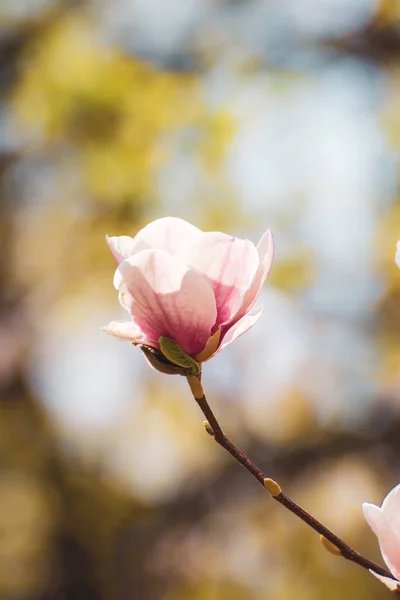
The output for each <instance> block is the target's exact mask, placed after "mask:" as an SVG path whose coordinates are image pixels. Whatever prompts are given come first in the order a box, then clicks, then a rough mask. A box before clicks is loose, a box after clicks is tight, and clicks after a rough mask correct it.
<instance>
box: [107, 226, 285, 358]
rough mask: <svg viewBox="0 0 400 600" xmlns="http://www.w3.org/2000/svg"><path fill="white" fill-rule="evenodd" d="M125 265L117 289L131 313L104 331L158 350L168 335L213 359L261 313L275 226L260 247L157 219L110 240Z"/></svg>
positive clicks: (119, 272) (197, 354) (188, 350)
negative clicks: (259, 300) (256, 305)
mask: <svg viewBox="0 0 400 600" xmlns="http://www.w3.org/2000/svg"><path fill="white" fill-rule="evenodd" d="M106 241H107V244H108V246H109V248H110V250H111V252H112V253H113V255H114V258H115V260H116V261H117V263H118V268H117V270H116V272H115V275H114V286H115V288H116V289H117V290H118V292H119V301H120V303H121V305H122V306H123V308H125V309H126V310H127V311H128V312H129V313H130V316H131V319H130V320H127V321H112V322H111V323H110V324H109V325H108V326H107V327H104V330H105V331H106V332H107V333H109V334H111V335H113V336H115V337H117V338H123V339H126V340H130V341H131V342H132V343H133V344H135V345H140V346H142V347H144V348H147V349H152V350H155V351H157V350H159V349H160V343H159V340H160V337H162V336H165V337H167V338H170V339H172V340H174V341H175V342H176V343H177V344H179V346H180V348H181V349H182V350H183V351H184V352H185V353H186V354H187V355H189V356H191V357H194V358H195V359H196V360H197V361H204V360H208V359H209V358H211V356H213V355H215V354H216V353H217V352H219V351H220V350H222V349H223V348H225V347H226V346H227V345H228V344H230V343H231V342H233V341H234V340H235V339H236V338H238V337H239V336H240V335H242V334H243V333H245V332H246V331H247V330H248V329H250V327H252V325H254V323H255V322H256V321H257V319H258V317H259V316H260V313H261V310H260V309H259V310H256V311H251V309H252V307H253V305H254V303H255V301H256V300H257V298H258V296H259V294H260V291H261V288H262V286H263V284H264V281H265V279H266V277H267V275H268V272H269V270H270V267H271V264H272V259H273V239H272V235H271V232H270V231H269V230H268V231H266V232H265V233H264V235H263V236H262V238H261V240H260V242H259V244H258V246H257V247H255V246H254V244H253V243H252V242H249V241H248V240H241V239H239V238H235V237H231V236H229V235H226V234H225V233H219V232H206V233H204V232H203V231H201V230H200V229H197V227H194V226H193V225H191V224H190V223H187V222H186V221H184V220H183V219H178V218H175V217H167V218H163V219H157V220H156V221H153V222H152V223H150V224H149V225H147V226H146V227H144V229H142V230H141V231H139V233H138V234H137V235H136V236H135V237H134V238H131V237H129V236H120V237H111V238H110V237H106Z"/></svg>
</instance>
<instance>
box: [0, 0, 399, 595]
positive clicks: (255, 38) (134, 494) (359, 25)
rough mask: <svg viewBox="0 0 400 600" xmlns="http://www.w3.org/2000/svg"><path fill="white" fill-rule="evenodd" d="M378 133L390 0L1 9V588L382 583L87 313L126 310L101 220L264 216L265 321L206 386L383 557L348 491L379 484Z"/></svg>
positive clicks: (386, 226)
mask: <svg viewBox="0 0 400 600" xmlns="http://www.w3.org/2000/svg"><path fill="white" fill-rule="evenodd" d="M399 147H400V8H399V3H398V1H397V0H382V1H379V0H323V1H321V0H184V1H182V0H114V1H113V2H111V1H107V0H96V1H95V0H93V1H92V2H90V1H87V2H74V1H72V0H68V1H67V0H65V1H64V2H62V1H61V0H60V1H57V0H1V3H0V250H1V262H0V389H1V392H0V396H1V403H0V598H1V599H3V598H4V599H7V600H8V599H12V600H14V599H15V600H25V599H26V600H50V599H57V600H58V599H60V600H80V599H82V600H125V599H126V600H128V599H129V600H133V599H135V600H137V599H138V600H261V599H268V600H286V599H292V598H294V597H296V599H298V600H317V599H319V598H324V599H326V600H334V599H335V600H336V599H337V598H338V597H339V595H340V597H341V598H342V599H343V600H346V599H349V600H350V599H351V600H374V599H378V598H379V599H380V598H383V597H390V596H389V594H390V592H389V591H387V590H386V589H385V588H383V586H382V585H381V584H380V583H379V582H377V581H375V580H374V579H373V578H372V577H370V576H369V575H368V574H367V573H366V572H364V571H363V570H362V569H360V568H358V567H357V566H354V565H352V564H351V563H347V562H346V561H344V560H340V559H337V558H335V557H333V556H331V555H329V554H328V553H326V552H325V551H324V550H323V549H322V548H321V547H320V544H319V541H318V537H317V536H316V535H315V534H314V533H313V532H312V531H310V530H308V528H307V527H306V526H305V525H304V524H303V523H301V522H299V521H298V520H296V518H295V517H293V516H292V515H291V514H289V513H287V512H286V511H285V510H284V509H283V508H282V507H281V506H280V505H278V504H276V503H274V502H272V501H271V500H270V499H269V497H268V496H267V494H265V493H263V492H262V490H261V489H260V488H259V486H257V485H256V483H255V482H254V481H253V480H252V479H251V478H250V477H249V476H248V474H247V473H246V472H245V471H244V470H243V469H241V468H240V467H239V466H238V465H237V464H235V463H234V462H233V461H232V460H231V458H230V457H229V456H228V455H226V456H225V454H224V452H223V451H222V450H221V449H220V448H218V447H217V446H216V445H215V444H213V443H212V440H211V439H210V438H209V437H208V436H207V435H206V434H205V433H204V430H203V426H202V420H203V418H202V415H201V413H200V411H199V410H198V408H197V406H195V405H194V402H193V400H192V399H191V396H190V393H189V390H188V389H187V385H186V383H185V381H184V380H183V378H180V377H167V376H163V375H161V374H159V373H156V372H154V371H152V370H151V369H149V368H148V366H147V365H146V363H145V361H144V359H143V356H142V355H141V353H140V351H139V350H137V349H135V348H133V347H132V346H130V345H129V344H128V343H124V342H119V341H117V340H115V339H113V338H110V337H109V336H107V335H105V334H104V333H103V332H102V331H101V326H102V325H104V324H107V323H108V321H110V320H112V319H118V318H122V317H123V316H124V315H123V314H122V312H121V309H120V307H119V304H118V300H117V295H116V292H115V290H114V288H113V286H112V277H113V272H114V269H115V264H114V261H113V259H112V256H111V254H110V252H109V251H108V249H107V248H106V245H105V243H104V236H105V234H106V233H107V234H109V235H122V234H127V235H129V234H130V235H134V234H135V233H136V232H137V231H138V229H139V228H141V227H142V226H143V225H145V224H146V223H148V222H149V221H151V220H153V219H155V218H158V217H160V216H166V215H175V216H180V217H183V218H185V219H187V220H189V221H190V222H192V223H193V224H195V225H197V226H198V227H201V228H203V229H206V230H222V231H225V232H228V233H231V234H236V235H238V236H242V237H248V238H250V239H252V240H253V241H254V242H257V240H258V238H259V237H260V235H261V234H262V233H263V231H264V230H265V229H267V227H271V228H272V230H273V232H274V235H275V241H276V261H275V265H274V267H273V269H272V272H271V275H270V277H269V279H268V282H267V284H266V286H265V289H264V291H263V294H262V298H261V299H260V302H261V303H262V304H263V306H264V310H263V315H262V318H261V320H260V321H259V323H258V324H257V325H256V327H255V328H254V329H253V330H252V331H251V332H249V333H248V334H246V335H245V336H243V337H242V338H241V339H240V340H239V341H237V342H235V344H233V345H232V346H230V347H229V348H228V349H226V350H225V351H224V352H223V353H221V354H219V355H218V356H217V357H216V358H214V359H213V360H212V361H211V362H210V363H207V364H206V365H205V368H204V385H205V389H206V391H207V394H208V397H209V400H210V402H211V404H212V406H213V407H214V409H215V411H216V413H217V415H218V417H219V418H220V421H221V423H222V424H223V426H224V428H225V429H226V431H227V432H228V433H229V434H230V436H231V437H232V439H234V440H235V441H236V442H237V443H238V444H239V445H242V447H243V448H245V449H246V450H247V451H248V453H249V454H250V455H251V456H252V457H253V458H254V460H255V461H256V462H258V464H259V465H260V466H261V467H262V468H263V470H264V471H265V472H266V473H267V474H268V475H269V476H270V477H273V478H274V479H277V480H278V481H279V482H280V483H281V485H283V486H284V488H285V490H286V491H287V492H288V493H289V494H290V495H291V496H292V497H293V498H294V499H295V500H296V501H297V502H299V503H300V504H302V505H303V506H304V507H305V508H306V509H308V510H309V511H311V512H312V513H313V514H314V515H315V516H316V517H317V518H319V519H320V520H322V521H323V522H324V523H325V524H326V525H328V526H329V527H331V528H332V529H333V530H334V531H335V532H336V533H338V534H340V535H341V536H342V537H343V538H344V539H345V540H346V541H348V542H349V543H351V544H352V545H354V546H355V547H356V548H357V549H359V550H361V551H362V552H363V553H365V554H367V555H368V556H369V557H371V558H373V559H375V560H379V561H380V560H381V559H380V557H379V549H378V545H377V543H376V540H375V537H374V535H373V534H372V532H371V531H370V529H369V528H368V526H367V524H366V522H365V521H364V520H363V518H362V514H361V503H362V501H364V500H366V501H370V502H374V503H378V504H380V503H381V501H382V498H383V496H384V495H385V494H386V493H387V491H388V490H389V489H390V488H391V487H393V486H394V485H395V484H397V483H398V482H399V481H400V272H399V270H398V269H397V268H396V267H395V265H394V252H395V244H396V241H397V239H398V238H400V197H399V177H400V173H399Z"/></svg>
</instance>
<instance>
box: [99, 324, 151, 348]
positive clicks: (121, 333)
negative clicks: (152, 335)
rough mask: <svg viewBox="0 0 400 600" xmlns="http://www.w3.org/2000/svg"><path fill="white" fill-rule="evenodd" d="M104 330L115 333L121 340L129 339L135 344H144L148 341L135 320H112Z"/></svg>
mask: <svg viewBox="0 0 400 600" xmlns="http://www.w3.org/2000/svg"><path fill="white" fill-rule="evenodd" d="M102 329H103V331H105V332H106V333H109V334H110V335H113V336H114V337H116V338H119V339H121V340H129V341H131V342H134V343H135V344H144V343H146V342H147V339H146V336H145V335H143V332H142V330H141V329H140V327H139V326H138V325H137V324H136V323H134V322H133V321H111V323H109V324H108V325H106V326H105V327H103V328H102Z"/></svg>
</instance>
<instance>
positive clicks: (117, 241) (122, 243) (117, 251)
mask: <svg viewBox="0 0 400 600" xmlns="http://www.w3.org/2000/svg"><path fill="white" fill-rule="evenodd" d="M106 242H107V246H108V247H109V248H110V250H111V252H112V253H113V256H114V258H115V260H116V261H117V263H118V264H119V263H120V262H122V261H123V260H125V258H127V257H128V256H130V254H132V248H133V245H134V239H133V238H131V237H129V235H120V236H113V237H108V235H106Z"/></svg>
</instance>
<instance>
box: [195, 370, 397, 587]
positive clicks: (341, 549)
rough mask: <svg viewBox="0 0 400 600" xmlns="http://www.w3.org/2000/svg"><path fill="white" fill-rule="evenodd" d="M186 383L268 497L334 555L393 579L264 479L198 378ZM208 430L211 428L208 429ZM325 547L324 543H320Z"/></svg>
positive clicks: (218, 437)
mask: <svg viewBox="0 0 400 600" xmlns="http://www.w3.org/2000/svg"><path fill="white" fill-rule="evenodd" d="M187 380H188V383H189V385H190V389H191V391H192V394H193V397H194V399H195V400H196V402H197V404H198V405H199V407H200V409H201V411H202V412H203V414H204V416H205V418H206V419H207V423H206V425H207V427H206V429H207V431H208V433H211V434H212V436H213V438H214V440H215V441H216V442H217V444H219V445H220V446H222V448H224V449H225V450H226V451H227V452H229V454H230V455H231V456H233V458H234V459H235V460H236V461H237V462H239V463H240V464H241V465H243V467H244V468H245V469H246V470H247V471H248V472H249V473H250V474H251V475H253V477H254V478H255V479H257V481H258V482H259V483H260V484H261V485H262V486H263V487H264V489H265V488H267V489H268V490H269V491H270V493H271V496H272V498H273V499H274V500H276V501H277V502H279V503H280V504H282V506H284V507H285V508H287V509H288V510H290V512H292V513H294V514H295V515H296V516H297V517H299V519H301V520H302V521H304V522H305V523H307V525H309V526H310V527H311V528H312V529H314V531H316V532H317V533H319V534H320V535H321V536H322V537H323V538H325V539H326V540H328V542H330V543H331V544H332V545H333V547H334V548H337V550H338V551H337V552H334V553H336V554H340V555H341V556H343V558H345V559H347V560H350V561H352V562H354V563H356V564H358V565H360V566H361V567H363V568H364V569H367V570H372V571H374V572H375V573H378V574H379V575H383V576H384V577H390V578H391V579H393V575H392V574H391V573H390V571H388V570H387V569H385V568H384V567H381V566H380V565H378V564H376V563H374V562H373V561H371V560H369V559H368V558H366V557H365V556H363V555H362V554H360V553H359V552H357V551H356V550H354V549H353V548H352V547H351V546H349V545H348V544H346V542H344V541H343V540H342V539H341V538H339V537H338V536H337V535H336V534H334V533H333V532H332V531H331V530H330V529H328V528H327V527H325V525H323V524H322V523H320V522H319V521H317V519H315V518H314V517H313V516H312V515H310V514H309V513H308V512H307V511H305V510H304V509H303V508H301V506H299V505H298V504H296V502H294V501H293V500H292V499H291V498H289V496H287V495H286V494H285V493H284V492H282V490H281V488H280V486H279V485H278V484H277V483H276V482H274V481H273V480H271V479H268V478H267V476H266V475H265V474H264V473H263V472H262V471H261V469H260V468H259V467H257V465H256V464H254V463H253V461H252V460H251V459H250V458H249V457H248V456H247V454H245V453H244V452H243V451H242V450H240V449H239V448H238V447H237V446H235V444H233V443H232V442H231V441H230V440H229V439H228V437H227V436H226V435H225V433H224V432H223V430H222V428H221V426H220V424H219V423H218V421H217V419H216V417H215V415H214V413H213V411H212V410H211V407H210V405H209V404H208V402H207V399H206V396H205V394H204V391H203V387H202V385H201V380H200V377H197V376H196V375H188V376H187ZM210 430H211V431H210ZM324 545H325V546H326V544H324Z"/></svg>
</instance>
